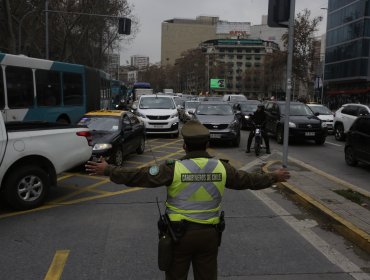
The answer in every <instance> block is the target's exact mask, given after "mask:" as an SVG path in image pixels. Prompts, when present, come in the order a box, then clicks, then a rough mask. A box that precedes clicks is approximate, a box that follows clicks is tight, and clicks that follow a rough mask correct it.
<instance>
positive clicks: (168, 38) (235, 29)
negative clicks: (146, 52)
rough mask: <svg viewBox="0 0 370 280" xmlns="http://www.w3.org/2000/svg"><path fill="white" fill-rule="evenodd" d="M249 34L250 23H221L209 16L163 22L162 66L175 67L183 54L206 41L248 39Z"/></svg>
mask: <svg viewBox="0 0 370 280" xmlns="http://www.w3.org/2000/svg"><path fill="white" fill-rule="evenodd" d="M249 34H250V23H249V22H227V21H220V20H219V18H218V17H208V16H198V17H197V18H196V19H178V18H174V19H170V20H166V21H164V22H162V37H161V65H162V66H165V65H174V63H175V61H176V59H178V58H181V55H182V53H183V52H185V51H188V50H191V49H195V48H197V47H199V45H200V44H201V43H202V42H204V41H207V40H211V39H222V38H224V39H226V38H237V37H238V36H239V38H246V37H247V36H249Z"/></svg>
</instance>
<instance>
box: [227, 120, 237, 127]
mask: <svg viewBox="0 0 370 280" xmlns="http://www.w3.org/2000/svg"><path fill="white" fill-rule="evenodd" d="M238 124H239V122H238V121H237V120H233V121H232V122H231V123H230V124H229V128H231V129H235V128H236V127H237V126H238Z"/></svg>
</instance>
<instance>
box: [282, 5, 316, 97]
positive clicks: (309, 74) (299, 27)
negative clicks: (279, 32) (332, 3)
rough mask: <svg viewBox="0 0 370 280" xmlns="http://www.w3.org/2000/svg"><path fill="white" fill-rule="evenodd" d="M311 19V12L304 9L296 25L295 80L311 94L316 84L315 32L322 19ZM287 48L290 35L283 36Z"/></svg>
mask: <svg viewBox="0 0 370 280" xmlns="http://www.w3.org/2000/svg"><path fill="white" fill-rule="evenodd" d="M310 17H311V11H309V10H308V9H304V10H303V12H302V13H298V15H297V16H296V18H295V23H294V39H293V41H294V43H293V46H294V49H293V69H292V74H293V79H294V80H297V81H299V82H300V83H301V84H302V85H303V86H304V87H305V88H306V91H308V92H309V93H310V91H311V90H312V89H313V83H314V63H313V60H314V55H315V48H314V41H315V37H314V35H315V32H317V31H318V28H317V27H318V24H319V23H320V22H321V21H322V17H321V16H319V17H315V18H313V19H311V18H310ZM282 39H283V41H284V45H285V47H287V45H288V34H287V33H286V34H284V35H283V38H282Z"/></svg>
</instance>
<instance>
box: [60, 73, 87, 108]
mask: <svg viewBox="0 0 370 280" xmlns="http://www.w3.org/2000/svg"><path fill="white" fill-rule="evenodd" d="M82 94H83V92H82V76H81V74H75V73H63V102H64V105H82V103H83V97H82Z"/></svg>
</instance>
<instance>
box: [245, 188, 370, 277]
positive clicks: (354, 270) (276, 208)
mask: <svg viewBox="0 0 370 280" xmlns="http://www.w3.org/2000/svg"><path fill="white" fill-rule="evenodd" d="M272 191H273V190H272V189H266V190H263V191H254V192H251V193H252V194H253V195H254V196H256V197H257V198H259V199H260V200H261V201H262V202H263V203H264V204H265V205H266V206H267V207H269V208H270V209H271V210H272V211H273V212H275V213H276V214H277V215H278V216H279V217H280V218H281V219H282V220H284V221H285V222H286V223H287V224H288V225H289V226H290V227H292V228H293V229H294V230H295V231H297V232H298V233H299V235H301V236H302V237H303V238H304V239H306V241H308V242H309V243H310V244H311V245H312V246H313V247H314V248H316V249H317V250H318V251H319V252H320V253H321V254H323V255H324V256H325V257H326V258H327V259H328V260H329V261H330V262H331V263H333V264H335V265H336V266H338V267H339V268H341V269H342V270H343V271H344V272H345V273H348V274H349V275H351V276H352V277H353V278H354V279H356V280H370V275H369V274H368V273H365V272H363V271H362V270H361V268H360V267H358V266H357V265H356V264H354V263H353V262H351V261H350V260H349V259H348V258H347V257H346V256H344V255H342V254H341V253H340V252H338V251H337V250H336V249H335V248H333V247H332V246H331V245H330V244H328V243H327V242H326V241H325V240H323V239H322V238H321V237H320V236H318V235H317V234H316V233H315V232H313V231H312V230H311V229H310V227H312V226H315V224H316V222H314V221H299V220H297V219H296V218H294V217H293V216H292V215H291V214H290V213H289V212H288V211H286V210H285V209H284V208H282V207H281V206H280V205H278V204H277V203H276V202H275V201H273V200H271V199H270V198H269V197H267V195H266V194H265V192H272ZM313 222H314V223H313Z"/></svg>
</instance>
